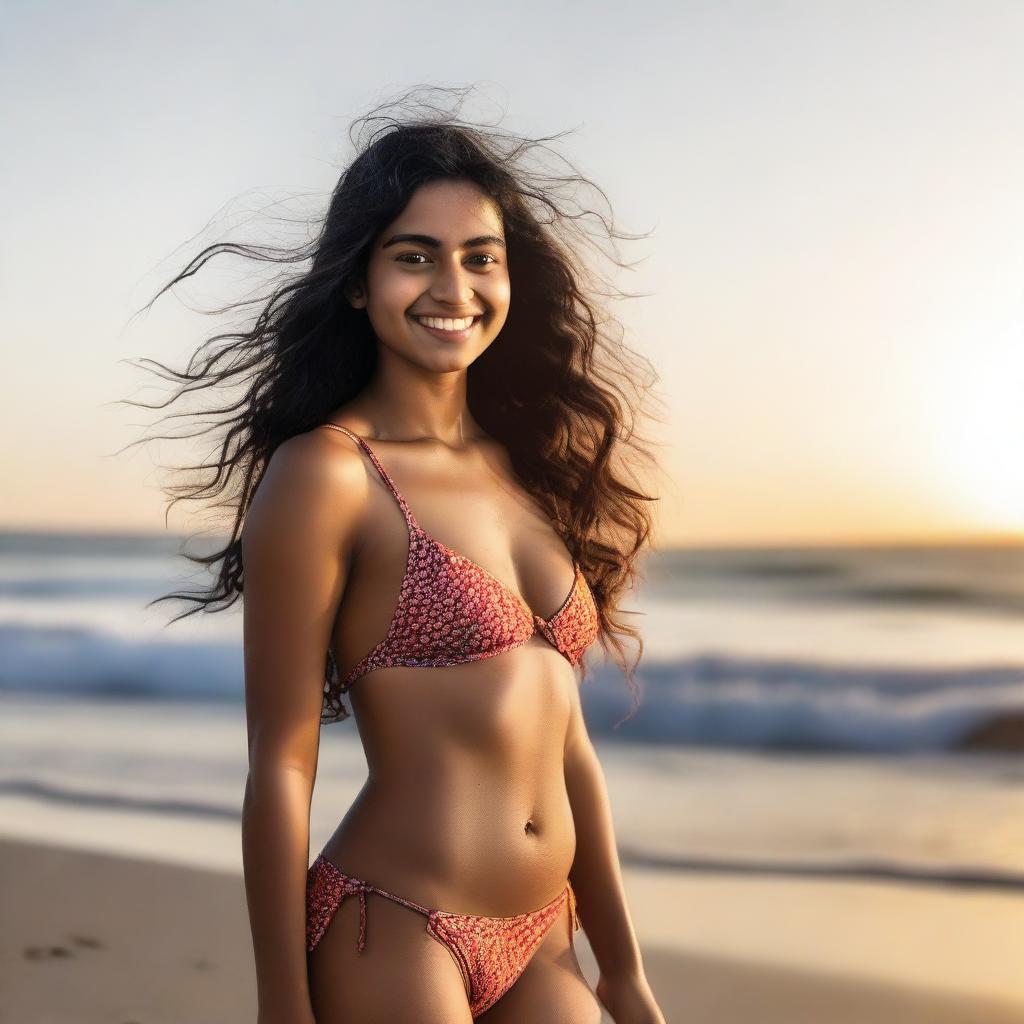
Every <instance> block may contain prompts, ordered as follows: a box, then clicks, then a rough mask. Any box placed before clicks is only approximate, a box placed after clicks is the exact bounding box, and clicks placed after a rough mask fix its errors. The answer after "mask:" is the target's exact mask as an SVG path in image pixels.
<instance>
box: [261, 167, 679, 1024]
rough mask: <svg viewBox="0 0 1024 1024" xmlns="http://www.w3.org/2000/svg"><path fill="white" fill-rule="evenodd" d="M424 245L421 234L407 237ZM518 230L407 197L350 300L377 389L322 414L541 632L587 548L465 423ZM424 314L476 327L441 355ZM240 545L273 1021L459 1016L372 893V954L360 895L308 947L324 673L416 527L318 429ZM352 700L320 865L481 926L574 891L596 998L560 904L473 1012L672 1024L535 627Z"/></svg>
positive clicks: (442, 343) (450, 1019)
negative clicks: (520, 641)
mask: <svg viewBox="0 0 1024 1024" xmlns="http://www.w3.org/2000/svg"><path fill="white" fill-rule="evenodd" d="M408 235H416V236H421V237H419V238H418V239H413V240H409V239H399V240H395V236H408ZM503 237H504V236H503V230H502V220H501V213H500V210H499V209H498V208H497V207H496V206H495V204H494V203H493V202H492V201H491V200H490V199H488V197H487V196H486V195H485V194H484V193H482V192H481V191H480V190H479V189H478V188H476V186H474V185H473V184H471V183H468V182H450V181H445V182H432V183H430V184H428V185H425V186H423V187H421V188H420V189H419V190H417V192H416V193H415V194H414V196H413V198H412V200H411V201H410V203H409V205H408V206H407V207H406V209H405V210H404V211H403V212H402V213H401V214H400V215H399V217H398V218H397V219H396V220H395V221H394V222H393V223H392V224H391V225H388V227H387V228H386V230H384V231H383V232H382V233H381V234H380V236H379V237H378V238H377V239H376V241H375V243H374V246H373V252H372V255H371V259H370V263H369V267H368V270H367V274H366V278H365V279H364V280H363V281H362V282H360V283H359V284H358V285H356V286H354V287H353V288H352V289H351V290H350V292H349V295H348V298H349V301H350V302H351V303H352V305H353V306H355V307H356V308H365V309H366V311H367V314H368V316H369V319H370V321H371V324H372V326H373V328H374V332H375V334H376V335H377V338H378V341H379V346H380V359H379V365H378V369H377V372H376V374H375V376H374V378H373V380H372V381H371V382H370V384H369V385H368V386H367V388H366V389H364V391H363V392H361V393H360V394H359V396H358V397H357V398H356V399H355V400H353V401H352V402H349V403H347V404H346V405H345V406H343V407H340V408H338V409H336V410H335V411H334V413H333V414H332V415H331V416H330V417H329V419H330V420H331V421H332V422H334V423H338V424H340V425H341V426H344V427H347V428H348V429H350V430H352V431H353V432H354V433H356V434H357V435H360V436H362V437H364V438H366V439H367V441H368V442H369V444H370V445H371V447H372V448H373V450H374V452H375V453H376V454H377V456H378V457H379V458H380V460H381V462H382V463H383V465H384V467H385V468H386V469H387V471H388V472H389V473H390V475H391V476H392V478H393V479H394V480H395V483H396V484H397V486H398V488H399V489H400V490H401V492H402V494H403V495H404V496H405V498H406V500H407V501H408V502H409V504H410V506H411V507H412V509H413V511H414V513H415V515H416V518H417V519H418V521H419V523H420V525H421V526H422V527H423V528H424V529H425V530H426V531H427V532H428V533H430V534H431V535H432V536H434V537H436V538H437V539H438V540H440V541H442V542H443V543H444V544H446V545H447V546H448V547H450V548H452V549H453V550H455V551H457V552H459V553H460V554H463V555H465V556H466V557H467V558H470V559H472V560H473V561H475V562H477V563H478V564H479V565H481V566H483V567H484V568H485V569H487V570H488V571H489V572H491V573H492V574H493V575H494V576H496V577H497V578H498V579H499V580H501V581H502V582H503V583H504V584H505V585H506V586H508V587H509V589H510V590H512V591H514V592H516V593H519V594H520V595H522V597H523V599H524V600H525V601H526V603H527V604H528V605H529V606H530V607H531V608H533V609H534V610H535V611H536V612H537V613H539V614H541V615H545V616H546V615H550V614H551V613H552V612H553V611H554V610H555V609H557V608H558V607H559V606H560V605H561V603H562V602H563V601H564V599H565V597H566V595H567V594H568V592H569V588H570V586H571V584H572V581H573V565H572V559H571V556H570V554H569V552H568V551H567V550H566V548H565V546H564V544H563V542H562V541H561V539H560V538H559V537H558V536H557V534H556V532H555V530H554V528H553V526H552V524H551V523H550V521H549V520H548V519H547V517H546V516H545V514H544V513H543V512H542V511H541V510H540V509H539V508H538V507H537V505H536V504H535V502H534V501H533V500H532V499H531V498H530V496H529V495H528V494H526V492H525V491H524V490H523V489H522V487H521V486H520V485H518V484H517V483H516V482H515V477H514V474H513V472H512V470H511V467H510V465H509V462H508V456H507V452H506V451H505V449H504V448H503V447H502V445H500V444H499V443H498V442H496V441H495V440H494V439H492V438H490V437H488V436H487V435H486V434H485V433H484V432H483V430H482V429H481V428H480V426H479V424H477V423H476V422H475V421H474V420H473V419H472V417H471V416H470V413H469V410H468V409H467V407H466V370H467V368H468V367H469V366H470V365H471V364H472V362H473V361H474V360H475V359H476V358H477V357H478V356H479V355H480V353H481V352H483V351H484V350H485V349H486V348H487V346H488V345H490V344H492V343H493V342H494V340H495V338H496V337H497V336H498V334H499V332H500V331H501V328H502V325H503V324H504V322H505V319H506V316H507V313H508V308H509V300H510V295H511V280H512V275H511V274H510V268H509V267H508V265H507V258H506V253H505V249H504V246H503V245H502V244H501V243H502V239H503ZM424 238H426V239H432V240H433V242H431V241H425V240H424ZM467 242H471V243H473V244H470V245H467V244H466V243H467ZM435 243H436V244H435ZM512 273H514V271H513V272H512ZM420 314H424V315H429V314H443V315H445V316H450V317H453V318H457V317H460V316H463V315H467V316H469V315H472V316H474V317H476V316H479V319H478V320H476V322H475V323H474V325H473V327H472V329H471V330H470V333H469V335H468V337H467V338H466V339H463V340H459V341H451V340H447V339H444V338H440V337H438V336H437V335H435V334H434V333H432V332H431V331H429V330H428V329H427V328H426V327H424V326H423V325H422V324H421V323H419V322H418V321H417V320H416V319H415V317H416V316H417V315H420ZM242 551H243V562H244V567H245V578H244V586H245V594H244V610H245V619H244V637H245V642H244V654H245V683H246V715H247V723H248V733H249V777H248V781H247V784H246V790H245V800H244V810H243V824H242V832H243V853H244V862H245V882H246V891H247V896H248V902H249V912H250V920H251V925H252V933H253V949H254V955H255V960H256V974H257V995H258V1003H259V1016H258V1024H313V1022H316V1024H342V1022H348V1021H354V1020H358V1021H360V1022H361V1024H377V1022H380V1024H384V1022H387V1024H406V1022H408V1024H413V1022H415V1024H425V1022H435V1021H436V1022H442V1021H443V1022H445V1024H469V1022H470V1021H471V1016H470V1013H469V1009H468V1003H467V996H466V990H465V986H464V984H463V981H462V977H461V975H460V972H459V970H458V968H457V966H456V964H455V962H454V960H453V959H452V957H451V955H450V953H449V952H448V950H447V949H446V948H445V947H444V946H442V945H441V944H440V943H439V942H437V941H436V940H435V939H433V938H432V937H431V936H429V935H428V934H427V933H426V931H425V919H424V918H423V917H422V915H420V914H418V913H416V912H414V911H411V910H409V909H408V908H406V907H402V906H399V905H397V904H395V903H393V902H391V901H389V900H385V899H383V898H379V897H376V896H374V895H370V896H369V897H368V898H367V943H366V948H365V949H364V951H363V952H362V953H358V952H357V949H356V939H357V935H358V930H359V920H358V913H359V906H358V900H356V899H350V900H346V901H345V902H344V903H343V904H342V906H341V908H340V909H339V910H338V912H337V914H336V915H335V917H334V920H333V921H332V923H331V925H330V927H329V928H328V930H327V932H326V933H325V935H324V937H323V938H322V939H321V941H320V942H319V944H318V945H317V947H316V949H315V950H314V951H313V953H312V954H310V955H309V956H308V957H307V954H306V952H305V905H304V900H305V882H306V871H307V867H308V865H309V861H310V853H311V850H310V836H309V809H310V800H311V796H312V791H313V783H314V779H315V776H316V767H317V757H318V750H319V736H320V713H321V702H322V699H323V686H324V656H325V653H326V651H327V650H328V648H330V649H331V650H332V652H333V654H334V657H335V660H336V661H337V664H338V667H339V671H340V673H341V675H342V677H344V676H345V675H347V673H348V672H349V670H350V669H351V668H352V667H353V666H354V665H355V664H356V662H357V661H358V660H359V659H360V658H361V657H362V656H363V655H365V654H366V653H367V652H368V651H369V650H370V649H371V648H372V647H373V645H374V644H375V643H377V641H378V640H380V639H381V638H382V637H383V636H384V634H385V632H386V631H387V627H388V623H389V622H390V620H391V616H392V613H393V612H394V608H395V604H396V602H397V596H398V590H399V585H400V583H401V580H402V576H403V574H404V571H405V563H406V557H407V552H408V532H407V528H406V523H405V520H404V518H403V517H402V514H401V511H400V509H399V507H398V505H397V503H396V501H395V499H394V497H393V496H392V495H391V493H390V491H388V490H387V488H386V487H385V485H384V484H383V481H382V480H381V479H380V477H379V476H378V475H377V473H376V471H375V470H374V469H373V467H372V465H371V464H370V462H369V460H368V459H367V457H366V456H365V454H364V453H362V452H361V450H360V449H359V448H358V446H357V445H356V444H355V443H354V442H353V441H352V440H351V438H348V437H347V436H345V435H344V434H342V433H340V432H338V431H335V430H331V429H329V428H317V429H315V430H312V431H310V432H309V433H307V434H303V435H299V436H297V437H293V438H291V439H289V440H288V441H287V442H285V443H284V444H282V445H281V446H280V447H279V448H278V449H277V450H276V451H275V453H274V455H273V457H272V459H271V461H270V464H269V466H268V469H267V473H266V475H265V476H264V479H263V480H262V482H261V484H260V487H259V488H258V491H257V493H256V495H255V498H254V501H253V504H252V507H251V508H250V509H249V512H248V514H247V517H246V520H245V525H244V529H243V534H242ZM347 699H348V701H349V702H350V703H351V706H352V709H353V713H354V717H355V725H356V727H357V728H358V731H359V736H360V739H361V741H362V743H363V747H364V749H365V752H366V757H367V764H368V766H369V775H368V778H367V781H366V783H365V784H364V786H363V788H362V790H361V791H360V793H359V795H358V796H357V798H356V800H355V801H354V802H353V804H352V806H351V807H350V808H349V809H348V811H347V813H345V814H344V817H343V819H342V820H341V822H340V824H339V825H338V828H337V830H336V831H335V833H334V835H333V836H332V837H331V838H330V840H329V841H328V843H327V845H326V846H325V848H324V852H325V854H326V855H327V857H328V858H329V859H330V860H332V861H333V862H334V863H335V864H337V865H338V866H339V867H340V868H341V869H342V870H343V871H344V872H345V873H347V874H350V875H354V876H355V877H358V878H364V879H366V880H367V881H370V882H371V883H373V884H375V885H378V886H380V887H382V888H384V889H387V890H388V891H390V892H393V893H396V894H398V895H400V896H404V897H406V898H408V899H412V900H415V901H416V902H418V903H420V904H422V905H425V906H428V907H436V908H440V909H444V910H449V911H454V912H456V913H464V914H483V915H488V916H511V915H514V914H519V913H523V912H524V911H526V910H533V909H536V908H538V907H540V906H543V905H544V904H546V903H548V902H549V901H551V900H553V899H554V898H555V897H556V896H558V895H559V893H560V892H561V891H562V889H563V888H564V886H565V881H566V878H567V877H568V878H569V879H570V880H571V882H572V885H573V888H574V889H575V892H576V896H577V912H578V915H579V920H580V924H581V926H582V927H583V929H584V930H585V932H586V934H587V938H588V940H589V942H590V945H591V947H592V948H593V950H594V953H595V956H596V958H597V961H598V965H599V967H600V971H601V977H600V981H599V983H598V986H597V994H596V996H595V994H594V993H593V992H592V991H591V989H590V987H589V985H588V984H587V982H586V980H585V979H584V977H583V975H582V973H581V971H580V968H579V963H578V961H577V959H576V954H575V951H574V950H573V946H572V932H571V927H570V922H569V908H568V906H566V907H565V908H563V911H562V914H561V917H560V918H559V919H558V920H556V922H555V924H554V925H553V927H552V928H551V930H550V931H549V932H548V934H547V936H546V937H545V939H544V941H543V943H542V944H541V946H540V947H539V948H538V949H537V951H536V953H535V954H534V956H533V958H532V959H531V960H530V963H529V965H528V966H527V968H526V970H525V971H524V973H523V974H522V975H521V977H520V978H519V979H518V980H517V981H516V983H515V984H514V985H513V987H512V988H511V989H510V990H509V992H508V993H507V994H506V995H505V996H503V997H502V998H501V999H500V1000H499V1001H498V1002H497V1003H495V1004H494V1006H492V1007H491V1008H490V1009H489V1010H487V1011H486V1012H485V1013H484V1014H483V1015H482V1016H481V1017H479V1018H478V1020H479V1021H482V1022H485V1024H521V1022H523V1024H525V1022H534V1024H544V1022H552V1024H553V1022H559V1024H598V1021H599V1020H600V1016H601V1003H603V1004H604V1005H605V1006H606V1007H607V1009H608V1010H609V1012H610V1013H612V1015H613V1019H614V1020H615V1022H616V1024H664V1017H663V1016H662V1015H661V1012H660V1010H659V1009H658V1007H657V1005H656V1003H655V1001H654V998H653V996H652V994H651V992H650V988H649V986H648V984H647V980H646V977H645V974H644V969H643V964H642V960H641V956H640V950H639V946H638V943H637V940H636V936H635V933H634V930H633V926H632V923H631V921H630V917H629V912H628V910H627V907H626V901H625V893H624V890H623V884H622V876H621V871H620V866H619V861H618V856H617V853H616V844H615V838H614V835H613V827H612V818H611V813H610V808H609V803H608V797H607V791H606V787H605V782H604V777H603V774H602V771H601V767H600V764H599V762H598V760H597V757H596V754H595V752H594V748H593V745H592V744H591V741H590V738H589V736H588V735H587V729H586V725H585V723H584V720H583V716H582V713H581V708H580V698H579V676H578V672H577V670H575V669H573V667H572V666H571V665H570V664H569V663H568V662H567V661H566V660H565V658H564V657H563V656H562V655H561V654H559V653H558V651H556V650H555V649H554V648H553V647H552V646H551V645H550V644H549V643H548V642H547V641H546V640H545V639H544V638H543V637H542V636H541V635H540V634H538V635H536V636H534V637H533V638H531V640H530V641H529V642H528V643H526V644H525V645H523V646H521V647H519V648H516V649H514V650H512V651H509V652H506V653H504V654H501V655H497V656H495V657H493V658H487V659H482V660H480V661H477V662H471V663H467V664H462V665H455V666H450V667H444V668H407V667H393V668H387V669H382V670H378V671H376V672H373V673H372V674H370V675H368V676H364V677H362V678H361V679H359V680H357V681H356V683H355V684H354V686H353V688H352V690H351V691H349V693H348V694H347ZM351 724H352V723H345V724H342V725H337V726H333V728H337V729H342V728H346V727H347V726H348V727H350V726H351ZM339 810H340V809H339ZM317 852H318V851H317Z"/></svg>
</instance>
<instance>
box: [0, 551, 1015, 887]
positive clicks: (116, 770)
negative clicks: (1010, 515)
mask: <svg viewBox="0 0 1024 1024" xmlns="http://www.w3.org/2000/svg"><path fill="white" fill-rule="evenodd" d="M182 545H183V541H182V540H181V539H180V538H177V537H171V536H161V537H141V536H115V535H103V536H87V535H74V534H59V533H50V534H48V533H16V532H7V533H0V711H2V718H0V822H2V824H0V831H4V832H6V833H8V834H15V835H21V836H27V837H32V838H49V839H52V840H53V841H62V840H63V841H72V840H74V841H78V842H81V843H84V844H86V845H91V846H97V847H99V848H117V849H122V850H123V849H125V848H128V849H131V850H135V851H136V852H140V853H145V852H150V853H154V854H157V853H159V854H161V855H164V856H175V855H178V856H180V858H181V859H184V860H189V861H193V862H197V863H204V864H217V865H219V866H223V865H225V864H231V865H236V864H237V863H238V860H239V857H240V851H239V840H238V837H237V832H238V819H239V813H240V804H241V798H242V790H243V788H244V782H245V773H246V767H247V766H246V741H245V723H244V708H243V689H244V680H243V671H242V652H241V638H242V619H241V602H238V603H237V604H236V605H235V606H234V607H233V608H231V609H228V610H226V611H222V612H218V613H216V614H204V613H200V614H197V615H194V616H191V617H189V618H187V619H184V620H182V621H179V622H177V623H174V624H173V625H168V620H169V619H170V618H171V617H172V615H173V614H175V613H176V612H178V611H180V610H182V607H183V606H182V605H180V604H176V603H174V602H165V603H163V604H158V605H156V606H155V607H153V608H148V609H147V608H145V607H144V606H145V604H146V603H147V602H148V601H150V600H151V599H152V598H154V597H156V596H158V595H160V594H164V593H168V592H170V591H172V590H175V589H183V588H184V589H193V588H195V587H196V586H198V581H199V580H200V578H201V577H200V575H199V572H200V571H201V570H198V569H197V568H196V567H195V566H193V565H192V564H191V563H187V562H185V561H184V559H182V558H181V557H180V555H179V551H180V549H181V548H182ZM198 549H199V544H198V543H197V542H195V541H191V542H189V550H193V551H194V550H198ZM644 574H645V579H644V582H643V584H642V585H641V587H640V588H639V590H638V592H637V593H636V594H635V595H632V599H631V600H629V601H627V603H626V604H627V609H628V610H629V612H630V615H629V616H628V617H629V619H630V621H631V623H632V624H634V625H636V626H637V627H638V628H639V629H640V630H641V631H642V634H643V637H644V657H643V660H642V662H641V664H640V667H639V669H638V680H639V683H640V686H641V692H642V704H641V707H640V710H639V711H638V713H637V714H636V715H635V716H634V717H632V718H631V719H629V720H628V721H625V722H622V723H621V724H619V725H618V726H616V723H617V722H620V721H621V719H622V718H623V717H624V716H625V715H626V713H627V712H628V711H629V709H630V706H631V705H630V699H629V695H628V691H627V690H626V687H625V683H624V681H623V679H622V676H621V673H620V672H619V671H618V670H617V669H616V668H615V667H614V665H612V664H610V663H604V661H603V659H602V657H601V654H600V651H599V648H598V647H597V645H595V648H593V649H592V651H597V657H596V658H595V659H594V661H593V662H591V665H590V676H589V678H588V680H587V682H586V684H585V685H584V688H583V691H582V693H583V706H584V712H585V715H586V718H587V722H588V727H589V729H590V732H591V735H592V737H593V738H594V741H595V745H596V746H597V747H598V750H599V753H600V755H601V758H602V764H603V766H604V769H605V774H606V778H607V781H608V788H609V794H610V798H611V800H612V804H613V809H614V812H615V816H616V825H617V834H618V836H619V841H620V850H621V854H622V856H623V858H624V861H626V862H629V861H633V862H637V863H644V864H653V865H659V866H664V867H665V868H666V869H669V870H672V869H677V870H703V869H708V870H721V869H723V868H728V869H731V870H744V871H753V872H778V871H782V872H797V873H820V872H825V873H832V874H853V875H864V876H867V877H881V878H886V877H894V878H900V879H903V880H909V881H915V880H917V881H925V882H927V881H929V880H933V881H940V882H943V883H945V884H981V885H993V886H1001V887H1010V888H1019V889H1021V890H1022V891H1024V758H1021V757H1020V754H1019V753H1017V752H1014V751H1013V750H1012V749H1011V750H1000V749H997V746H996V745H994V744H993V743H992V742H991V738H992V736H994V735H1000V728H1001V727H1002V726H1005V725H1006V724H1007V723H1010V724H1012V723H1013V722H1014V721H1019V719H1020V717H1021V716H1024V632H1022V629H1021V627H1022V624H1024V547H1009V546H1004V547H941V548H939V547H931V548H929V547H876V548H813V549H812V548H793V549H780V548H773V549H754V548H751V549H745V550H743V549H721V550H710V549H701V550H696V549H695V550H686V551H664V552H654V553H652V554H651V555H649V556H648V559H647V561H646V562H645V565H644ZM364 778H365V760H364V759H363V757H362V751H361V748H360V746H359V743H358V737H357V734H356V732H355V728H354V725H353V723H352V720H351V719H350V720H348V721H347V722H343V723H339V724H334V725H330V726H325V727H324V729H323V742H322V745H321V755H320V771H319V775H318V782H317V790H316V794H315V799H314V809H313V818H312V841H313V842H314V843H318V842H322V841H323V840H325V839H326V837H327V835H329V834H330V832H331V831H332V830H333V828H334V826H335V825H336V824H337V821H338V820H339V819H340V817H341V816H342V815H343V814H344V811H345V809H346V808H347V806H348V803H349V802H350V801H351V799H352V798H353V797H354V796H355V794H356V793H357V792H358V789H359V787H360V786H361V785H362V781H363V779H364ZM638 794H640V795H641V796H642V798H641V799H638ZM143 825H144V826H145V827H143ZM197 837H204V838H200V839H199V840H198V841H197ZM175 851H177V853H175Z"/></svg>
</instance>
